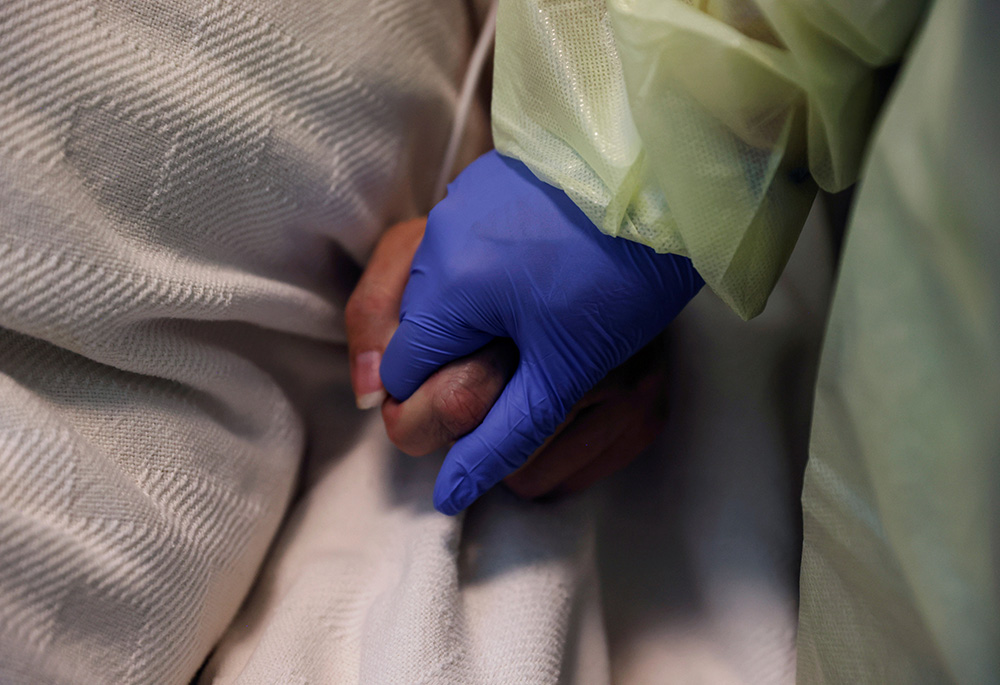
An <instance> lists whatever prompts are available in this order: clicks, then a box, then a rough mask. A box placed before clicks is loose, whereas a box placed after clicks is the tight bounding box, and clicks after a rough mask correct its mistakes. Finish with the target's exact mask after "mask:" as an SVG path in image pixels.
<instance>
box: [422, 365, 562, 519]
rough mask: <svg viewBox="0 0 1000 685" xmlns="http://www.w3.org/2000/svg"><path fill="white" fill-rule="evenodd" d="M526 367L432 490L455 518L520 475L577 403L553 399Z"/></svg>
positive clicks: (455, 451) (459, 445) (454, 452)
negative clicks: (521, 469)
mask: <svg viewBox="0 0 1000 685" xmlns="http://www.w3.org/2000/svg"><path fill="white" fill-rule="evenodd" d="M530 369H531V367H528V366H526V365H525V364H524V363H523V362H522V364H521V366H520V367H519V368H518V370H517V372H516V373H515V374H514V376H513V377H512V378H511V379H510V383H508V384H507V387H506V388H504V391H503V393H502V394H501V395H500V399H498V400H497V403H496V404H495V405H493V408H492V409H491V410H490V412H489V414H487V415H486V418H485V419H484V420H483V423H482V424H481V425H480V426H479V427H478V428H476V429H475V430H474V431H472V432H471V433H469V434H468V435H466V436H465V437H463V438H462V439H460V440H459V441H458V442H456V443H455V445H454V446H453V447H452V448H451V451H449V452H448V455H447V456H446V457H445V460H444V463H443V464H442V465H441V471H440V472H439V473H438V477H437V482H436V483H435V485H434V506H435V507H436V508H437V510H438V511H440V512H441V513H443V514H449V515H452V514H457V513H458V512H459V511H461V510H462V509H465V508H466V507H467V506H469V505H470V504H472V503H473V502H474V501H475V500H477V499H478V498H479V497H480V495H482V494H483V493H484V492H486V491H487V490H489V489H490V488H491V487H493V486H494V485H496V484H497V483H498V482H500V481H501V480H502V479H503V478H505V477H506V476H508V475H510V474H511V473H513V472H514V471H516V470H517V469H518V468H519V467H520V466H521V465H522V464H524V462H525V461H527V459H528V457H529V456H530V455H531V454H532V453H533V452H534V451H535V450H536V449H538V447H539V446H540V445H541V444H542V443H543V442H544V441H545V439H546V438H547V437H548V436H549V435H551V434H552V433H553V432H554V431H555V429H556V427H557V426H558V425H559V424H560V423H561V422H562V420H563V419H564V418H565V417H566V413H567V410H566V407H569V406H572V404H573V401H574V399H573V398H566V399H565V400H563V399H560V398H557V397H553V396H552V395H551V394H550V393H549V391H548V389H549V388H550V387H551V384H550V383H547V382H543V381H542V379H537V378H535V376H534V374H533V373H532V371H531V370H530Z"/></svg>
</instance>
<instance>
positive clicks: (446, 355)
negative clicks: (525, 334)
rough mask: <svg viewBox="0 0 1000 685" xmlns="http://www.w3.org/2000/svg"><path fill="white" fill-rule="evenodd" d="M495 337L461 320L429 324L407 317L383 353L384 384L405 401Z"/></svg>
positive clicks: (382, 372)
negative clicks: (437, 373) (449, 365)
mask: <svg viewBox="0 0 1000 685" xmlns="http://www.w3.org/2000/svg"><path fill="white" fill-rule="evenodd" d="M492 339H493V336H492V335H490V334H489V333H484V332H483V331H477V330H473V329H471V328H469V327H468V326H465V325H463V324H461V323H450V322H434V325H427V324H424V323H421V322H417V321H415V320H413V319H406V318H404V319H403V320H402V321H401V322H400V323H399V328H397V329H396V332H395V333H394V334H393V336H392V339H391V340H390V341H389V344H388V345H387V346H386V348H385V353H384V354H383V355H382V366H381V368H380V374H381V376H382V385H383V386H384V387H385V389H386V391H387V392H388V393H389V394H390V395H392V396H393V397H395V398H396V399H397V400H399V401H400V402H403V401H405V400H406V399H408V398H409V397H410V395H412V394H413V393H414V391H416V389H417V388H419V387H420V386H421V385H422V384H423V382H424V381H425V380H427V379H428V378H429V377H430V376H431V374H433V373H434V372H435V371H437V370H438V369H440V368H441V367H442V366H444V365H445V364H447V363H449V362H452V361H454V360H456V359H458V358H459V357H464V356H466V355H469V354H472V353H473V352H475V351H476V350H478V349H479V348H481V347H483V346H485V345H486V344H487V343H489V342H490V341H491V340H492Z"/></svg>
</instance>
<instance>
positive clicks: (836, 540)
mask: <svg viewBox="0 0 1000 685" xmlns="http://www.w3.org/2000/svg"><path fill="white" fill-rule="evenodd" d="M998 10H1000V8H998V7H997V5H996V4H994V3H991V2H987V1H982V0H980V1H977V0H968V1H967V0H948V1H947V2H938V3H936V4H935V5H934V8H933V10H932V11H931V12H930V13H929V14H928V16H927V19H926V24H925V27H924V29H923V31H922V32H921V35H920V36H919V38H918V39H917V41H916V42H915V43H914V46H913V49H912V53H911V56H910V58H909V59H908V60H907V63H906V64H905V65H904V67H903V70H902V72H901V73H900V76H899V81H898V83H897V86H896V89H895V91H894V93H893V95H892V97H891V99H890V100H889V102H888V104H887V106H886V111H885V115H884V119H883V120H882V122H881V124H880V126H879V128H878V131H877V133H876V135H875V137H874V139H873V142H872V148H871V153H870V155H869V160H868V164H867V166H866V168H865V172H864V178H863V181H862V183H861V187H860V190H859V192H858V198H857V205H856V207H855V211H854V217H853V219H852V221H851V226H850V228H849V231H848V235H847V240H846V243H845V246H844V255H843V259H842V262H841V266H840V274H839V280H838V284H837V288H836V291H835V296H834V302H833V305H832V309H831V314H830V323H829V326H828V329H827V335H826V339H825V340H824V343H823V359H822V363H821V369H820V376H819V381H818V383H817V390H816V415H815V419H814V423H813V435H812V444H811V446H810V461H809V467H808V470H807V473H806V479H805V488H804V491H803V507H804V518H805V542H804V550H803V559H802V613H801V617H800V620H801V625H800V632H799V642H798V644H799V658H800V661H799V664H800V669H801V672H800V680H801V681H802V682H803V683H904V682H905V683H942V682H954V683H996V682H1000V584H998V579H1000V537H998V533H1000V506H998V503H1000V459H998V456H1000V216H998V198H1000V193H998V189H1000V129H998V127H997V121H998V120H1000V87H998V85H1000V44H998V42H997V40H996V35H997V31H998V30H1000V11H998Z"/></svg>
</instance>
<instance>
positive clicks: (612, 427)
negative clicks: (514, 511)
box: [504, 402, 629, 499]
mask: <svg viewBox="0 0 1000 685" xmlns="http://www.w3.org/2000/svg"><path fill="white" fill-rule="evenodd" d="M627 411H628V406H627V405H626V404H624V403H620V402H619V403H602V404H598V405H594V406H591V407H588V408H587V409H585V410H583V411H581V412H580V413H579V414H578V415H577V417H576V419H575V420H574V421H573V422H572V423H570V424H569V425H568V426H567V427H566V428H565V429H564V430H563V431H562V432H561V433H559V434H558V435H557V436H556V437H555V438H554V439H553V440H552V441H551V442H549V443H548V444H547V445H546V446H544V447H543V448H542V449H541V450H539V451H538V453H536V454H535V455H534V456H532V458H531V459H530V460H529V461H528V462H527V463H525V465H524V466H522V467H521V468H520V469H518V470H517V471H515V472H514V473H512V474H511V475H509V476H507V477H506V478H505V479H504V483H505V484H506V485H507V487H508V488H510V489H511V490H513V491H514V493H515V494H517V495H518V496H520V497H524V498H525V499H534V498H536V497H541V496H542V495H545V494H547V493H548V492H550V491H551V490H553V489H554V488H555V487H556V486H558V485H559V484H560V483H562V482H563V481H564V480H566V479H567V478H569V477H570V476H572V475H573V474H574V473H576V472H577V471H579V470H581V469H582V468H583V467H585V466H587V465H588V464H589V463H590V462H592V461H593V460H594V459H596V458H598V457H599V456H600V455H601V454H602V453H603V452H604V451H605V450H607V449H608V448H609V447H611V446H613V444H614V443H615V441H616V440H618V439H619V437H620V436H621V432H622V430H623V426H626V425H627V424H628V423H629V417H628V415H627Z"/></svg>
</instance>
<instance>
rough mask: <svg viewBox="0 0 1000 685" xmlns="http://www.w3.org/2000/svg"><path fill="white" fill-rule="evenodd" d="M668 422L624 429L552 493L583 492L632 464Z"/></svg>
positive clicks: (649, 422) (641, 423)
mask: <svg viewBox="0 0 1000 685" xmlns="http://www.w3.org/2000/svg"><path fill="white" fill-rule="evenodd" d="M665 424H666V421H665V420H663V421H645V422H639V424H638V425H634V426H632V427H630V428H628V429H626V430H624V431H622V433H621V434H620V435H619V436H618V438H617V439H616V440H614V441H613V442H612V444H610V445H608V446H607V447H606V448H605V449H604V451H603V452H601V454H599V455H598V456H597V457H596V458H594V459H592V460H591V461H590V462H589V463H587V464H585V465H584V466H583V467H581V468H580V470H578V471H577V472H576V473H574V474H572V475H571V476H569V477H568V478H566V480H564V481H563V482H562V483H560V484H559V485H558V486H557V487H556V488H553V489H552V490H551V492H553V493H557V494H571V493H574V492H581V491H583V490H586V489H587V488H589V487H590V486H592V485H594V484H595V483H597V482H598V481H601V480H604V479H605V478H607V477H609V476H611V475H612V474H614V473H617V472H618V471H620V470H621V469H623V468H625V467H626V466H628V465H629V464H630V463H632V462H633V461H634V460H635V458H636V457H638V456H639V455H640V454H642V453H643V452H644V451H645V450H646V449H647V448H648V447H649V446H650V444H652V443H653V441H655V440H656V438H657V436H659V434H660V433H661V432H662V431H663V428H664V426H665Z"/></svg>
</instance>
